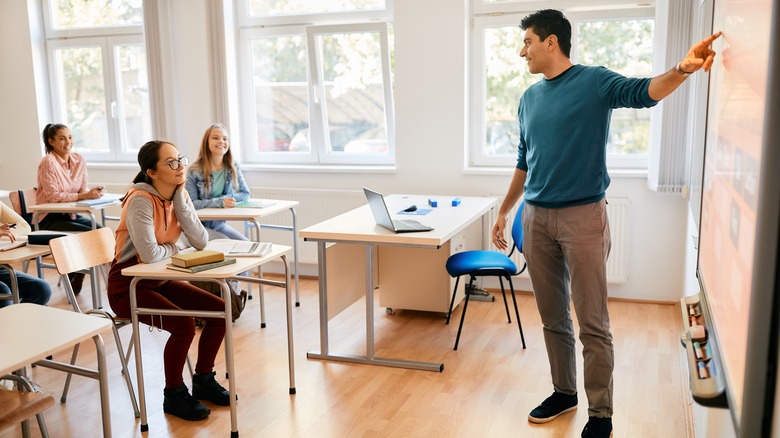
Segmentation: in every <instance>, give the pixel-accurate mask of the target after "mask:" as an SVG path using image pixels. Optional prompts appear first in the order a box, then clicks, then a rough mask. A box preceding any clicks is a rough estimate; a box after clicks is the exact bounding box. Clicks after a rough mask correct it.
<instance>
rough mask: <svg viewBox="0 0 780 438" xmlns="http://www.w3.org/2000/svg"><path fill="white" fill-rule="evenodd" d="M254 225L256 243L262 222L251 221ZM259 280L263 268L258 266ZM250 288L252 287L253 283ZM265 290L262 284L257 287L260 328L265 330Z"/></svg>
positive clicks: (250, 297) (261, 276)
mask: <svg viewBox="0 0 780 438" xmlns="http://www.w3.org/2000/svg"><path fill="white" fill-rule="evenodd" d="M251 222H252V224H254V227H255V242H259V241H260V227H261V225H260V222H258V221H257V219H252V220H251ZM256 269H257V278H263V267H262V266H258V267H257V268H256ZM249 284H250V287H251V283H249ZM264 292H265V289H263V284H262V283H260V284H258V285H257V295H258V296H259V299H260V328H265V294H264ZM248 298H249V299H250V300H251V299H252V295H251V294H250V295H249V297H248Z"/></svg>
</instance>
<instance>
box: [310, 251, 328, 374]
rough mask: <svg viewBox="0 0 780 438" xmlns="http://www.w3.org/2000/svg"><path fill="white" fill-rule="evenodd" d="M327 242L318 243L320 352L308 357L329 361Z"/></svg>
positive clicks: (313, 352) (311, 352)
mask: <svg viewBox="0 0 780 438" xmlns="http://www.w3.org/2000/svg"><path fill="white" fill-rule="evenodd" d="M325 253H326V251H325V242H317V272H318V274H319V275H318V281H319V304H320V351H318V352H315V351H310V352H308V353H306V357H308V358H311V359H328V357H329V351H328V279H327V272H328V270H327V269H326V268H327V260H325Z"/></svg>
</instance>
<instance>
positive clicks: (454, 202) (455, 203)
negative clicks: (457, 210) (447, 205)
mask: <svg viewBox="0 0 780 438" xmlns="http://www.w3.org/2000/svg"><path fill="white" fill-rule="evenodd" d="M459 205H460V198H454V199H453V200H452V206H453V207H457V206H459Z"/></svg>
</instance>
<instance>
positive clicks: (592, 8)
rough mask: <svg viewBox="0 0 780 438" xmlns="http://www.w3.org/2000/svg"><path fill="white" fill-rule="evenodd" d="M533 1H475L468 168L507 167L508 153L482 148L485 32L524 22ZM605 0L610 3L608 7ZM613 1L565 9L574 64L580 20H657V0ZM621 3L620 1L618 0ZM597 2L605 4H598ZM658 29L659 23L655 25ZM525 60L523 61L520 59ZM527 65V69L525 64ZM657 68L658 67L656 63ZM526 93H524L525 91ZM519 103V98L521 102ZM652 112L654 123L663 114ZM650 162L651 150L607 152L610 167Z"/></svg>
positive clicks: (640, 165)
mask: <svg viewBox="0 0 780 438" xmlns="http://www.w3.org/2000/svg"><path fill="white" fill-rule="evenodd" d="M531 3H532V2H530V1H515V2H505V3H497V4H486V3H484V2H483V1H480V0H475V1H474V4H473V15H472V19H473V20H472V22H473V26H472V33H471V44H470V48H471V59H472V62H471V66H472V67H471V71H470V76H471V84H470V87H469V89H470V90H469V97H470V100H471V104H470V108H471V113H470V123H469V127H470V129H469V136H468V142H467V149H468V150H467V154H468V157H469V159H468V161H467V167H472V168H489V167H505V166H506V164H507V156H506V155H500V156H495V155H493V156H488V155H485V154H483V152H482V147H483V143H484V141H485V138H486V135H487V133H486V120H485V118H486V102H485V93H486V77H485V61H486V56H485V55H486V53H485V47H484V44H485V40H484V31H485V30H486V29H489V28H495V27H504V26H507V25H515V26H519V24H520V21H521V20H522V19H523V17H525V16H526V15H528V14H531V13H533V12H534V11H535V9H532V10H522V9H523V8H529V6H533V5H531ZM602 3H606V4H607V5H606V6H604V5H602ZM611 3H613V2H610V1H606V2H605V1H600V2H592V4H591V5H589V6H587V8H588V9H586V7H584V6H583V5H582V2H579V3H578V4H577V5H576V8H575V7H572V8H570V10H563V12H564V14H565V15H566V17H567V18H568V19H569V21H570V22H571V25H572V47H571V60H572V63H574V64H577V63H578V59H579V53H578V47H577V44H576V41H577V36H578V23H579V22H583V21H595V20H601V21H609V20H631V19H652V20H655V19H656V17H655V4H654V2H653V3H652V4H650V5H649V6H643V7H628V8H627V7H625V6H624V4H620V5H618V6H614V7H612V6H610V4H611ZM615 3H617V2H615ZM597 5H602V6H599V7H597ZM655 28H656V29H657V25H656V27H655ZM519 51H520V42H519V41H518V47H517V52H518V55H517V56H518V59H519V60H520V55H519ZM520 62H522V60H520ZM524 68H526V67H525V66H524ZM654 70H655V66H654ZM521 95H522V93H521ZM518 102H519V101H518ZM649 111H650V123H651V126H653V123H655V122H654V121H653V119H654V118H656V117H660V114H658V115H656V114H655V113H656V111H654V110H653V109H649ZM652 144H653V143H652V140H651V141H650V144H649V145H648V149H649V148H651V147H653V146H652ZM648 163H649V153H641V154H607V167H608V168H609V169H633V170H646V169H647V167H648Z"/></svg>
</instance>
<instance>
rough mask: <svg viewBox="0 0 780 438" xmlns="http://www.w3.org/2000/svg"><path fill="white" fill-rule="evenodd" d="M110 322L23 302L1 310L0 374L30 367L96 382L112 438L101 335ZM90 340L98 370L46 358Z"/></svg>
mask: <svg viewBox="0 0 780 438" xmlns="http://www.w3.org/2000/svg"><path fill="white" fill-rule="evenodd" d="M111 325H112V323H111V321H110V320H108V319H104V318H95V317H94V316H89V315H84V314H81V313H76V312H71V311H67V310H62V309H58V308H56V307H47V306H39V305H37V304H31V303H22V304H15V305H13V306H8V307H4V308H2V309H0V333H8V334H15V335H13V336H4V340H3V343H4V345H3V354H1V355H0V375H3V374H8V373H11V372H14V371H17V370H19V369H22V368H23V367H25V366H27V365H29V364H33V363H34V364H36V365H38V366H42V367H46V368H52V369H55V370H58V371H63V372H72V373H75V374H78V375H81V376H85V377H90V378H93V379H97V380H98V382H99V384H100V409H101V412H102V418H103V436H104V437H110V436H111V412H110V409H109V403H108V402H109V399H108V377H107V376H106V352H105V349H104V347H103V338H102V337H101V336H100V333H102V332H104V331H107V330H109V331H110V330H111ZM89 338H92V340H93V341H94V342H95V347H96V348H97V362H98V369H97V371H96V370H90V369H86V368H83V367H80V366H75V365H71V364H68V363H62V362H56V361H53V360H47V359H44V358H45V357H46V356H48V355H50V354H52V353H54V352H56V351H58V350H60V349H62V348H64V347H69V346H73V345H76V344H79V343H81V342H82V341H85V340H87V339H89Z"/></svg>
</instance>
